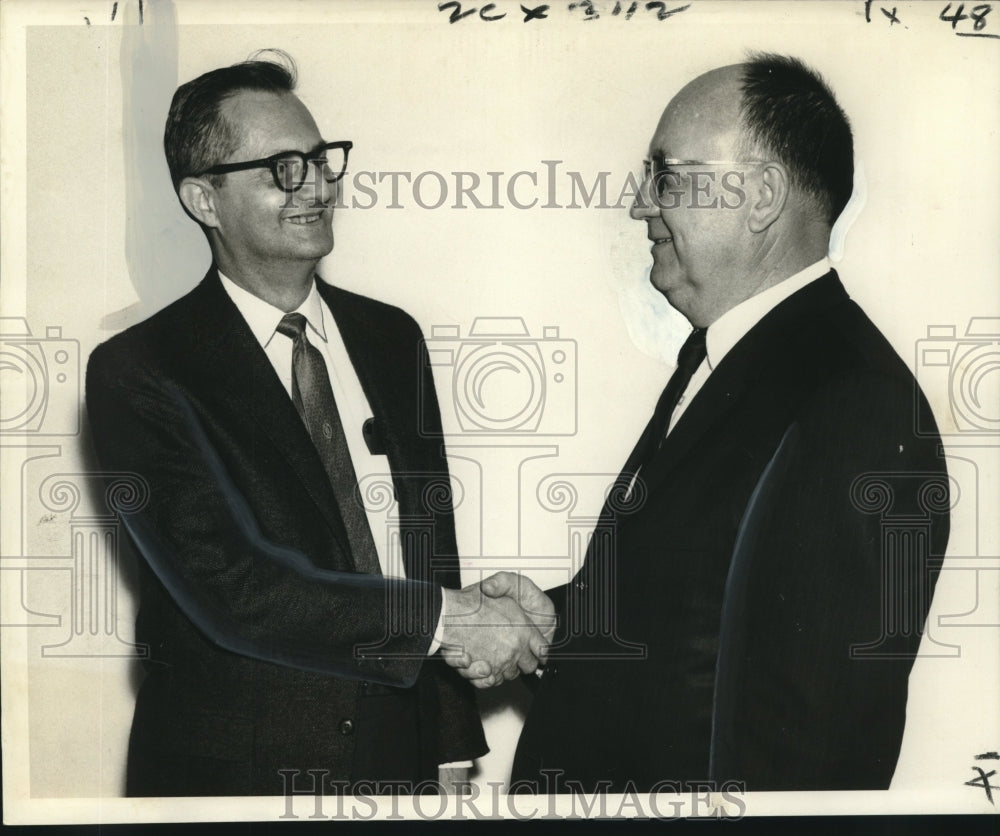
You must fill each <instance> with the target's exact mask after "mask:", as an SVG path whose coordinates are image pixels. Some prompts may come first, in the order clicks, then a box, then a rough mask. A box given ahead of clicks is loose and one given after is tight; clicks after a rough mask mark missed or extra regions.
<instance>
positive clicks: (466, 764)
mask: <svg viewBox="0 0 1000 836" xmlns="http://www.w3.org/2000/svg"><path fill="white" fill-rule="evenodd" d="M438 769H472V761H452V762H451V763H442V764H438Z"/></svg>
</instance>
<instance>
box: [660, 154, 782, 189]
mask: <svg viewBox="0 0 1000 836" xmlns="http://www.w3.org/2000/svg"><path fill="white" fill-rule="evenodd" d="M764 162H765V161H764V160H681V159H678V158H676V157H664V156H663V155H662V154H654V155H653V157H652V159H646V160H643V161H642V180H643V182H644V183H645V182H650V183H652V185H653V193H654V194H655V195H656V196H657V197H658V198H661V199H662V198H664V197H666V194H667V187H668V186H673V187H675V188H676V187H677V186H678V185H679V178H680V173H679V172H676V171H672V170H671V169H673V168H679V167H680V166H691V165H763V164H764Z"/></svg>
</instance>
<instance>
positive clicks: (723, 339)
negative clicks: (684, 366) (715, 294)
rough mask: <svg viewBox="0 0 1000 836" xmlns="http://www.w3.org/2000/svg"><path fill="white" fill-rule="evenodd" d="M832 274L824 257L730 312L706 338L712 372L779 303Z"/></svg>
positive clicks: (709, 328)
mask: <svg viewBox="0 0 1000 836" xmlns="http://www.w3.org/2000/svg"><path fill="white" fill-rule="evenodd" d="M828 272H830V260H829V259H828V258H825V257H824V258H822V259H820V260H819V261H817V262H816V263H815V264H810V265H809V266H808V267H806V268H805V269H804V270H800V271H799V272H798V273H796V274H795V275H793V276H789V277H788V278H787V279H784V280H782V281H780V282H778V283H777V284H776V285H773V286H772V287H769V288H768V289H767V290H763V291H761V292H760V293H757V294H755V295H754V296H751V297H750V298H749V299H744V300H743V301H742V302H740V303H739V304H738V305H736V306H735V307H733V308H730V309H729V310H728V311H726V312H725V313H724V314H723V315H722V316H720V317H719V318H718V319H717V320H715V322H713V323H712V324H711V325H710V326H709V327H708V333H707V334H706V335H705V348H706V350H707V354H708V367H709V369H713V370H714V369H715V367H716V366H717V365H719V363H721V362H722V358H723V357H725V356H726V355H727V354H728V353H729V351H730V349H731V348H732V347H733V346H734V345H736V343H738V342H739V341H740V340H741V339H743V337H744V336H745V335H746V333H747V332H748V331H749V330H750V329H751V328H753V327H754V325H756V324H757V323H758V322H760V321H761V320H762V319H763V318H764V317H765V316H766V315H767V314H768V313H770V311H771V310H773V309H774V308H776V307H777V306H778V304H779V303H781V302H783V301H785V299H787V298H788V297H789V296H791V295H792V294H793V293H795V292H796V291H798V290H801V289H802V288H803V287H805V286H806V285H807V284H809V283H810V282H814V281H816V279H818V278H820V277H821V276H825V275H826V274H827V273H828Z"/></svg>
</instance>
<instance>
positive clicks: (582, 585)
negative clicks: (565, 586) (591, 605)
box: [573, 581, 587, 592]
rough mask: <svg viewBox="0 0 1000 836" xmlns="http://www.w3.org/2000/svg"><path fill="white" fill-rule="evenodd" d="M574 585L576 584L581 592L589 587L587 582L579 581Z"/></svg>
mask: <svg viewBox="0 0 1000 836" xmlns="http://www.w3.org/2000/svg"><path fill="white" fill-rule="evenodd" d="M573 586H575V587H576V588H577V589H578V590H579V591H580V592H583V590H585V589H586V588H587V582H586V581H577V582H576V583H575V584H573Z"/></svg>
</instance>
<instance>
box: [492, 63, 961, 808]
mask: <svg viewBox="0 0 1000 836" xmlns="http://www.w3.org/2000/svg"><path fill="white" fill-rule="evenodd" d="M649 155H650V160H648V161H647V163H646V165H647V172H646V179H645V181H644V183H643V189H642V193H641V194H640V195H639V196H638V198H637V200H636V203H635V205H634V207H633V210H632V215H633V217H634V218H636V219H637V220H642V221H644V222H645V223H646V225H647V228H648V237H649V239H650V240H651V241H652V242H653V246H652V256H653V266H652V272H651V281H652V283H653V285H654V286H655V287H656V288H657V289H658V290H659V291H660V292H662V293H663V294H664V295H665V296H666V297H667V299H668V301H669V302H670V304H671V305H672V306H673V307H674V308H676V309H677V310H679V311H680V312H681V313H683V314H684V315H685V316H686V317H687V319H688V320H689V321H690V323H691V325H692V326H693V328H694V331H693V332H692V334H691V336H690V337H689V338H688V340H687V342H686V343H685V345H684V347H683V348H682V350H681V353H680V357H679V360H678V369H677V371H676V372H675V373H674V375H673V377H672V378H671V380H670V382H669V383H668V386H667V388H666V390H665V391H664V394H663V396H662V397H661V399H660V402H659V403H658V405H657V408H656V410H655V413H654V416H653V419H652V420H651V421H650V423H649V426H648V427H647V429H646V431H645V432H644V433H643V436H642V437H641V438H640V440H639V443H638V444H637V445H636V448H635V450H634V452H633V453H632V455H631V457H630V458H629V460H628V461H627V463H626V465H625V468H624V470H623V473H622V476H621V477H620V479H619V480H618V482H617V483H616V485H615V486H614V488H613V489H612V491H611V493H610V495H609V497H608V500H607V502H606V504H605V508H604V510H603V511H602V514H601V520H600V523H599V525H598V530H597V532H596V533H595V536H594V538H593V540H592V541H591V544H590V548H589V551H588V553H587V556H586V559H585V563H584V565H583V567H582V569H581V570H580V572H579V573H578V574H577V576H576V577H575V578H574V580H573V582H572V583H570V584H569V585H568V586H566V587H563V588H560V589H557V590H553V591H552V592H551V594H552V595H553V598H554V599H555V600H556V607H557V612H558V613H559V615H560V619H561V625H560V628H559V631H558V632H557V635H556V639H555V641H554V643H553V645H552V652H551V655H550V660H549V663H548V666H547V667H546V669H545V672H544V674H543V676H542V678H541V681H540V682H539V684H538V689H537V693H536V695H535V699H534V703H533V706H532V708H531V710H530V713H529V716H528V718H527V722H526V723H525V726H524V729H523V732H522V735H521V739H520V742H519V745H518V749H517V754H516V757H515V762H514V768H513V775H512V778H513V780H515V781H521V780H523V781H527V782H531V783H533V784H534V785H535V786H536V787H537V788H538V789H539V791H542V792H545V791H549V792H552V791H563V792H565V791H567V787H570V788H580V787H582V788H583V789H585V790H587V791H593V790H599V789H604V790H607V791H619V792H621V791H624V790H626V789H629V788H635V789H638V790H640V791H649V790H664V791H671V790H674V791H681V790H682V789H684V788H685V787H684V784H685V782H691V781H704V780H706V779H708V780H711V781H713V782H715V783H716V784H717V785H724V784H725V783H726V782H738V784H739V785H742V786H745V787H746V789H748V790H805V789H809V790H817V789H818V790H859V789H877V788H885V787H888V785H889V782H890V780H891V778H892V775H893V770H894V768H895V764H896V760H897V757H898V755H899V750H900V742H901V738H902V733H903V725H904V720H905V713H906V700H907V681H908V676H909V672H910V668H911V666H912V662H913V658H914V656H915V654H916V651H917V647H918V644H919V642H920V635H921V631H922V629H923V625H924V621H925V619H926V616H927V611H928V607H929V605H930V599H931V595H932V592H933V585H934V580H935V577H936V573H935V569H934V565H935V564H934V561H935V560H936V559H937V558H939V557H940V556H942V555H943V554H944V549H945V546H946V543H947V537H948V483H947V474H946V471H945V468H944V465H943V461H942V458H941V454H940V450H939V447H940V439H939V438H938V437H937V435H936V431H935V432H932V433H931V434H930V435H927V434H920V435H918V433H917V429H918V427H921V428H926V427H933V426H934V424H933V418H932V417H931V415H930V412H929V409H928V405H927V402H926V401H925V399H924V397H923V395H922V394H921V393H920V390H919V388H918V387H917V385H916V382H915V380H914V378H913V376H912V375H911V373H910V372H909V371H908V369H907V368H906V366H905V365H904V364H903V363H902V361H901V360H900V359H899V357H898V356H897V355H896V354H895V352H894V351H893V350H892V348H891V347H890V345H889V344H888V343H887V342H886V340H885V339H884V337H883V336H882V335H881V334H880V333H879V331H878V330H877V328H876V327H875V326H874V325H873V324H872V322H871V321H870V320H869V319H868V318H867V317H866V316H865V314H864V313H863V312H862V311H861V309H860V308H859V307H858V306H857V305H856V304H855V303H854V302H853V301H851V299H850V298H849V296H848V294H847V293H846V291H845V290H844V287H843V285H842V284H841V283H840V280H839V278H838V276H837V273H836V272H835V271H834V270H832V269H830V266H829V264H828V263H827V260H826V254H827V249H828V245H829V239H830V231H831V227H832V225H833V222H834V221H835V220H836V218H837V216H838V215H839V214H840V213H841V211H842V210H843V208H844V206H845V204H846V203H847V201H848V198H849V197H850V194H851V189H852V182H853V151H852V136H851V129H850V127H849V124H848V122H847V119H846V117H845V116H844V114H843V112H842V110H841V109H840V107H839V106H838V105H837V103H836V101H835V99H834V97H833V94H832V93H831V92H830V90H829V88H828V87H827V86H826V84H825V83H824V82H823V81H822V80H821V79H820V78H819V77H818V76H817V75H815V74H814V73H813V72H812V71H811V70H809V69H808V68H806V67H805V66H803V65H802V64H801V63H800V62H798V61H796V60H794V59H789V58H784V57H780V56H774V55H759V56H754V57H752V58H751V60H749V61H748V62H747V63H745V64H741V65H736V66H729V67H723V68H720V69H717V70H713V71H712V72H709V73H706V74H705V75H702V76H700V77H699V78H697V79H695V80H694V81H692V82H691V83H690V84H688V85H687V86H686V87H684V88H683V89H682V90H681V91H680V93H678V94H677V96H676V97H675V98H674V99H673V100H672V101H671V102H670V104H669V105H668V106H667V108H666V110H665V111H664V113H663V116H662V118H661V119H660V122H659V124H658V126H657V128H656V132H655V134H654V136H653V139H652V141H651V143H650V147H649ZM501 586H503V585H500V586H498V587H497V591H499V590H500V587H501ZM570 782H573V783H570Z"/></svg>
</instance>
